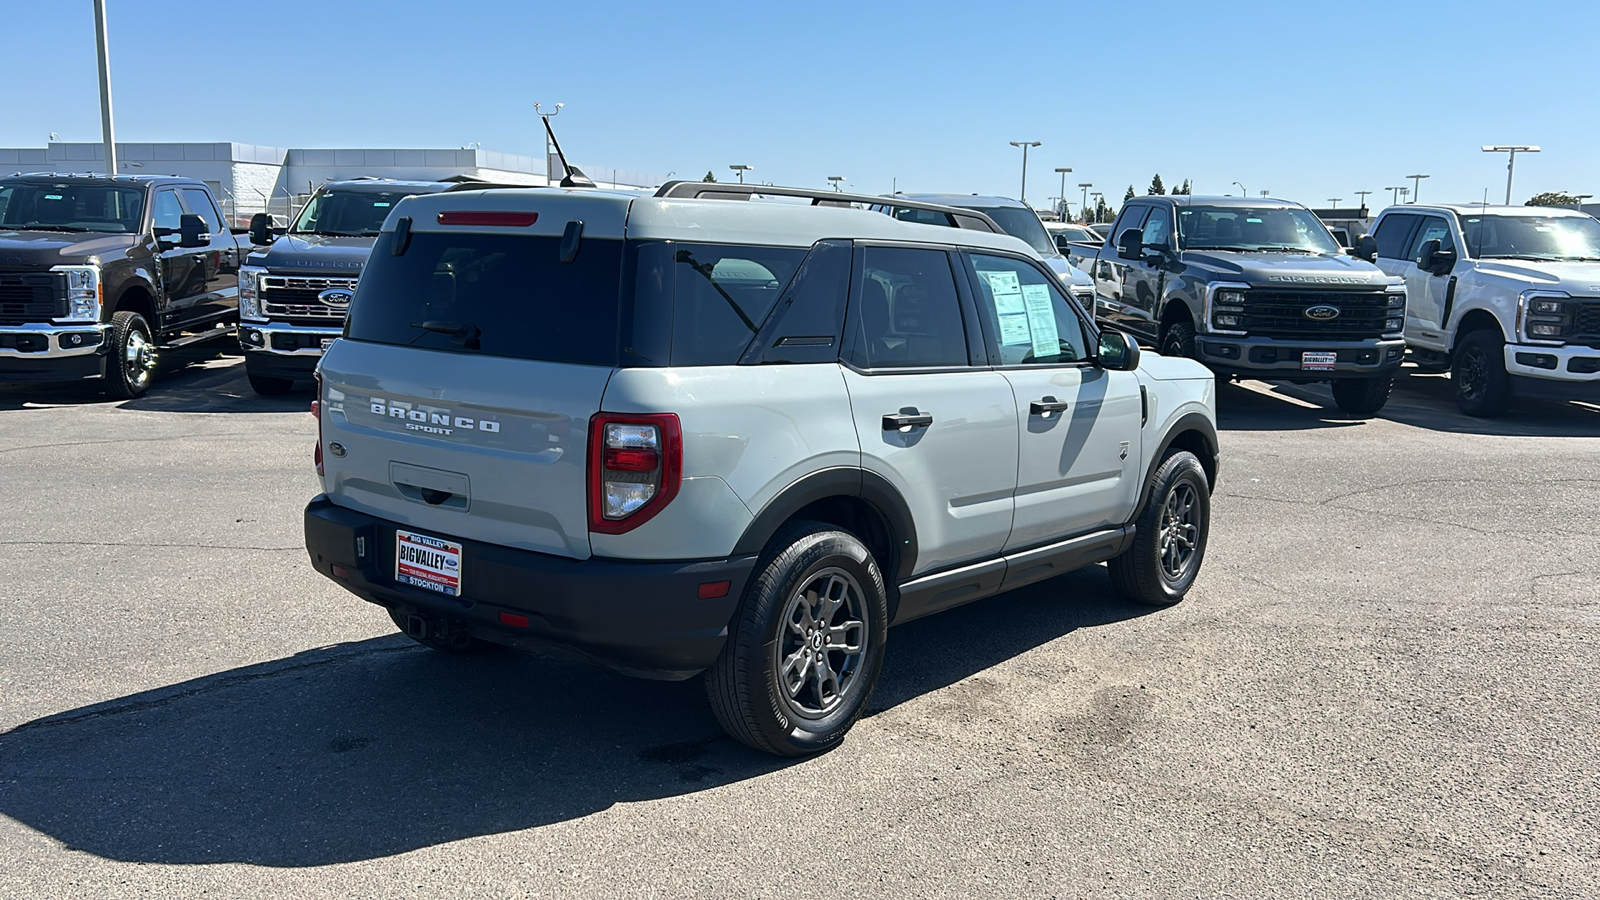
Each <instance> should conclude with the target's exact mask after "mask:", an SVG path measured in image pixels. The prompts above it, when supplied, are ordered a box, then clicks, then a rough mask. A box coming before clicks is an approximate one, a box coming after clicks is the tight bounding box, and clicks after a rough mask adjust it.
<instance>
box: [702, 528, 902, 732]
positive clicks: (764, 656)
mask: <svg viewBox="0 0 1600 900" xmlns="http://www.w3.org/2000/svg"><path fill="white" fill-rule="evenodd" d="M756 573H757V574H756V577H755V579H754V581H752V582H751V584H750V587H749V589H748V590H747V591H746V593H745V597H744V601H743V603H741V604H740V608H739V613H738V615H737V616H736V617H735V619H734V621H733V623H732V624H731V626H730V627H729V634H728V641H727V643H726V644H725V645H723V648H722V653H721V655H720V656H718V657H717V661H716V663H714V664H713V665H712V667H711V668H710V669H709V670H707V672H706V675H705V686H706V697H707V699H709V700H710V701H711V709H712V712H714V713H715V714H716V717H717V721H718V722H720V723H721V724H722V727H723V728H724V729H725V730H726V731H727V732H728V734H730V735H732V736H733V737H734V738H736V739H737V740H739V741H740V742H742V743H744V744H747V745H748V746H750V747H753V748H755V749H757V750H761V751H764V752H766V753H772V754H775V755H778V756H805V755H807V754H811V753H820V752H822V751H824V750H829V749H832V748H833V747H835V746H837V745H838V744H839V743H840V742H841V741H843V740H844V736H845V733H846V732H848V731H849V730H850V727H851V726H852V725H854V724H855V722H856V720H857V719H859V718H860V717H861V713H862V711H863V710H864V709H866V706H867V700H868V698H870V697H871V696H872V689H873V687H875V686H876V684H877V681H878V673H879V671H881V670H882V668H883V656H884V645H885V640H886V639H887V637H888V631H889V601H888V596H887V594H886V593H885V591H884V586H883V575H882V573H881V572H879V570H878V563H877V561H876V560H874V559H873V557H872V554H871V552H869V551H868V550H867V548H866V546H865V545H864V544H862V543H861V541H860V539H858V538H857V537H856V536H855V535H853V534H851V533H849V532H847V531H841V530H840V529H838V528H837V527H835V526H832V525H826V524H823V523H820V522H795V523H792V524H791V525H789V526H788V527H786V528H784V529H783V530H782V531H780V532H779V533H778V535H777V536H776V537H774V538H773V541H772V543H771V544H770V545H769V548H768V551H767V553H766V554H764V555H763V563H761V564H760V565H758V567H757V570H756ZM830 598H831V599H832V604H831V605H832V609H831V611H830V610H828V609H826V608H825V607H827V606H828V605H829V600H830ZM819 612H820V613H821V616H820V620H821V623H823V624H825V625H826V627H814V626H816V625H817V624H818V619H819V616H818V613H819ZM819 663H820V664H821V665H819Z"/></svg>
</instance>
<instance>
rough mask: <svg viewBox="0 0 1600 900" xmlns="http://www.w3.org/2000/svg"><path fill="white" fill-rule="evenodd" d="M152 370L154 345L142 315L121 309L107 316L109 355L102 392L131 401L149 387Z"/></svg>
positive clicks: (153, 369)
mask: <svg viewBox="0 0 1600 900" xmlns="http://www.w3.org/2000/svg"><path fill="white" fill-rule="evenodd" d="M155 371H156V345H155V343H154V342H153V341H151V339H150V325H149V323H147V322H145V320H144V316H141V315H139V314H138V313H136V312H130V311H128V310H122V311H121V312H117V313H113V314H112V316H111V355H110V357H109V358H108V359H107V360H106V393H108V394H110V395H111V396H113V397H116V398H118V399H120V400H131V399H133V398H134V397H138V396H140V395H141V394H143V393H144V392H145V391H146V390H147V389H148V388H149V387H150V378H151V376H152V375H154V374H155Z"/></svg>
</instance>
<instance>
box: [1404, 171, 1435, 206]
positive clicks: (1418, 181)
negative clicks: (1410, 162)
mask: <svg viewBox="0 0 1600 900" xmlns="http://www.w3.org/2000/svg"><path fill="white" fill-rule="evenodd" d="M1406 177H1407V178H1409V179H1411V183H1412V184H1413V185H1414V186H1415V187H1414V188H1413V190H1412V191H1411V202H1412V203H1415V202H1417V201H1418V200H1421V199H1422V179H1424V178H1432V177H1433V176H1431V175H1407V176H1406Z"/></svg>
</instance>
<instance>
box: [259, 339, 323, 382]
mask: <svg viewBox="0 0 1600 900" xmlns="http://www.w3.org/2000/svg"><path fill="white" fill-rule="evenodd" d="M321 361H322V354H320V353H319V354H317V355H316V356H286V355H283V354H281V353H268V352H265V351H262V350H252V349H250V347H249V345H248V344H247V345H245V351H244V367H245V371H247V372H249V373H250V374H251V375H263V376H266V377H268V378H310V377H311V374H312V373H313V372H315V371H316V370H317V363H319V362H321Z"/></svg>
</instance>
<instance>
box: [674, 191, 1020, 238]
mask: <svg viewBox="0 0 1600 900" xmlns="http://www.w3.org/2000/svg"><path fill="white" fill-rule="evenodd" d="M655 195H656V196H657V197H661V198H668V199H674V200H749V199H750V198H751V197H754V196H756V195H760V196H763V197H798V198H801V199H809V200H810V201H811V205H812V206H835V207H842V208H847V209H851V208H854V207H856V206H857V205H862V206H886V207H888V208H890V209H915V210H922V211H924V212H935V213H942V214H944V216H945V219H946V221H945V224H946V225H948V226H950V227H951V228H965V229H967V230H969V231H986V232H989V233H991V234H1005V231H1003V230H1002V229H1001V228H1000V226H999V225H997V224H995V221H994V220H993V219H991V218H989V217H988V216H986V215H984V214H983V213H981V212H979V211H977V210H975V209H961V208H959V207H954V206H942V205H940V204H938V203H926V202H923V201H921V200H906V199H904V198H901V197H874V196H872V195H870V194H846V193H843V192H841V191H832V190H824V189H822V188H797V187H775V186H773V185H770V184H723V183H721V182H716V181H669V182H667V183H666V184H663V185H662V186H661V187H660V189H659V190H657V191H656V193H655Z"/></svg>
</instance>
